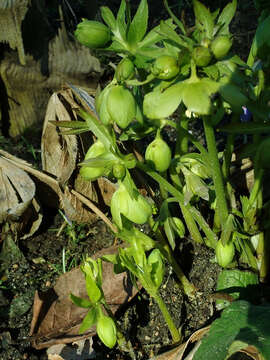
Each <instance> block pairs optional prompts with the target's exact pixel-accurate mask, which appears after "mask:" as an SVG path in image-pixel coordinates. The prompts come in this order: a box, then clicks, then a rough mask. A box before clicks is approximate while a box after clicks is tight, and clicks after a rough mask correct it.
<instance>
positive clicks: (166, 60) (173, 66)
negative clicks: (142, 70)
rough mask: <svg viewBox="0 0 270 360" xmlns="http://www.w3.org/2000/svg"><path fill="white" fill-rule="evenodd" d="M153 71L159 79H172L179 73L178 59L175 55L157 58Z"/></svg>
mask: <svg viewBox="0 0 270 360" xmlns="http://www.w3.org/2000/svg"><path fill="white" fill-rule="evenodd" d="M151 72H152V74H153V75H155V77H156V78H158V79H161V80H169V79H172V78H173V77H175V76H176V75H177V74H178V73H179V65H178V62H177V59H176V58H175V57H174V56H169V55H162V56H160V57H158V58H157V59H156V60H155V62H154V64H153V66H152V68H151Z"/></svg>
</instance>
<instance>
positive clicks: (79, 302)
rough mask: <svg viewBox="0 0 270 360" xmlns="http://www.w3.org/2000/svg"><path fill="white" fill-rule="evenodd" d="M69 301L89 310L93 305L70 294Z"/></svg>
mask: <svg viewBox="0 0 270 360" xmlns="http://www.w3.org/2000/svg"><path fill="white" fill-rule="evenodd" d="M70 299H71V301H72V302H73V303H74V304H75V305H77V306H79V307H82V308H91V307H92V306H93V304H92V303H91V302H90V301H89V300H88V299H84V298H80V297H78V296H76V295H73V294H70Z"/></svg>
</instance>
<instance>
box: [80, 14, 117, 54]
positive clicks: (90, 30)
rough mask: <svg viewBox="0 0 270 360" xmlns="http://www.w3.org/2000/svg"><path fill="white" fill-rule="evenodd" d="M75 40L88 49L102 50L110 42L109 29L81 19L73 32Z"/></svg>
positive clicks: (95, 22) (96, 22)
mask: <svg viewBox="0 0 270 360" xmlns="http://www.w3.org/2000/svg"><path fill="white" fill-rule="evenodd" d="M75 36H76V38H77V40H78V41H79V42H80V43H81V44H82V45H85V46H87V47H89V48H90V49H96V48H103V47H105V46H106V44H107V43H108V42H109V41H110V40H111V31H110V29H109V28H108V27H107V26H106V25H104V24H102V23H101V22H98V21H93V20H86V19H83V21H82V22H81V23H79V24H78V26H77V29H76V31H75Z"/></svg>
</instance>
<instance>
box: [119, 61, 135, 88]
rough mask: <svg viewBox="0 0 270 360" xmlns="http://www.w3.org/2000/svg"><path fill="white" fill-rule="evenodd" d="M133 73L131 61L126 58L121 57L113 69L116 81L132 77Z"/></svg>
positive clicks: (133, 68)
mask: <svg viewBox="0 0 270 360" xmlns="http://www.w3.org/2000/svg"><path fill="white" fill-rule="evenodd" d="M134 75H135V67H134V64H133V62H132V61H131V60H130V59H128V58H125V59H122V60H121V61H120V63H119V64H118V65H117V68H116V70H115V77H116V80H117V81H118V82H123V81H125V80H130V79H132V78H133V77H134Z"/></svg>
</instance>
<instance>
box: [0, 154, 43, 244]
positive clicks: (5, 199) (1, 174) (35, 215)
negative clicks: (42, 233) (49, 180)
mask: <svg viewBox="0 0 270 360" xmlns="http://www.w3.org/2000/svg"><path fill="white" fill-rule="evenodd" d="M35 195H36V187H35V183H34V182H33V180H32V179H31V178H30V176H29V175H28V174H27V173H26V172H25V171H24V170H22V169H20V168H18V167H17V166H16V165H14V164H12V163H11V162H10V161H9V160H8V159H7V158H5V157H4V156H1V155H0V199H1V207H0V223H2V222H5V221H7V220H8V221H9V222H10V223H12V229H13V230H14V231H16V232H17V233H19V234H20V235H21V236H22V237H23V238H27V237H29V236H31V235H32V234H33V233H34V232H35V231H36V230H37V229H38V228H39V225H40V223H41V221H42V214H41V209H40V206H39V204H38V202H37V200H36V199H35ZM26 227H28V230H27V231H26ZM25 231H26V232H25Z"/></svg>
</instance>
